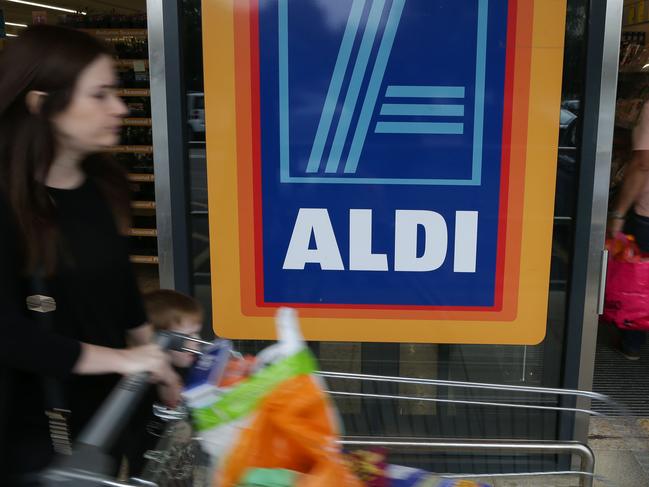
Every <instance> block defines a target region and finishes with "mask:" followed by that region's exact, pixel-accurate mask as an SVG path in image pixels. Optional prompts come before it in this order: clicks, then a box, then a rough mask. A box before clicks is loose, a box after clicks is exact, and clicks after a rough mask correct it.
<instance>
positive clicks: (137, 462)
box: [125, 289, 203, 477]
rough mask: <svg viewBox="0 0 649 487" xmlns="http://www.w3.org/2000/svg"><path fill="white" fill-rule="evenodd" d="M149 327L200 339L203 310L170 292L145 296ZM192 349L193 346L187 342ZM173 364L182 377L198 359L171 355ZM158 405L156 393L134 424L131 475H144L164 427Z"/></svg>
mask: <svg viewBox="0 0 649 487" xmlns="http://www.w3.org/2000/svg"><path fill="white" fill-rule="evenodd" d="M143 298H144V307H145V309H146V313H147V317H148V320H149V323H151V324H152V325H153V327H154V328H155V330H156V331H171V332H174V333H182V334H183V335H188V336H192V337H195V338H198V337H199V336H200V332H201V328H202V325H203V309H202V307H201V305H200V304H199V303H198V302H197V301H196V300H195V299H194V298H192V297H190V296H187V295H185V294H182V293H179V292H177V291H172V290H169V289H160V290H157V291H152V292H149V293H147V294H145V295H144V296H143ZM185 346H186V347H187V348H192V346H193V345H192V342H187V344H186V345H185ZM171 355H172V364H173V365H174V368H175V369H176V372H178V373H179V374H180V376H181V377H182V376H184V374H185V373H186V372H187V370H188V369H189V367H190V366H191V365H192V364H193V363H194V360H195V357H196V355H194V354H193V353H191V352H171ZM156 402H159V401H158V394H157V391H156V390H155V389H152V390H151V391H150V394H149V395H148V396H147V397H145V398H144V399H143V400H142V402H141V406H140V408H139V409H138V410H137V411H136V413H135V414H134V416H133V419H132V420H131V427H130V428H129V434H128V435H127V436H128V437H127V438H125V440H126V449H127V459H128V465H129V475H130V476H133V477H136V476H138V475H141V473H142V470H143V468H144V464H145V460H144V454H145V453H146V452H147V450H151V449H154V448H155V446H156V443H157V441H158V440H159V435H160V434H161V433H162V430H163V428H164V424H161V423H162V422H161V421H160V420H159V419H158V418H156V417H155V416H154V415H153V411H152V406H153V404H154V403H156Z"/></svg>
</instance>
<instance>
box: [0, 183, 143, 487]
mask: <svg viewBox="0 0 649 487" xmlns="http://www.w3.org/2000/svg"><path fill="white" fill-rule="evenodd" d="M49 192H50V195H51V197H52V199H53V201H54V203H55V206H56V210H57V220H58V228H59V248H60V250H59V264H58V267H57V270H56V273H55V275H54V276H53V277H52V278H49V279H47V280H46V284H47V288H48V292H49V294H51V295H52V296H53V297H54V299H55V300H56V305H57V308H56V311H55V312H54V314H53V320H52V325H53V326H52V329H51V330H48V329H45V326H44V325H42V324H40V323H39V322H38V321H35V320H34V319H32V317H30V316H29V313H28V312H27V310H26V305H25V298H26V296H27V295H28V294H29V292H30V286H29V279H28V278H27V277H26V276H24V275H23V273H22V272H21V268H22V259H21V255H22V252H21V248H20V242H19V239H18V237H17V232H16V225H15V221H14V219H13V217H12V214H11V212H10V211H9V208H8V206H7V203H6V200H5V199H4V198H3V197H2V195H0V388H1V389H0V479H1V478H2V476H3V475H5V474H10V473H22V472H25V471H27V472H29V471H33V470H37V469H40V468H43V467H44V466H46V465H47V463H48V462H49V460H50V459H51V446H50V439H49V432H48V424H47V418H46V416H45V414H44V410H45V402H46V401H45V395H44V392H43V386H42V382H43V380H42V378H43V377H44V376H51V377H54V378H57V379H59V381H60V383H61V385H62V390H63V391H64V397H65V400H66V402H67V406H68V407H69V409H70V410H71V411H72V416H71V420H70V424H71V427H72V432H73V434H76V433H78V432H79V430H80V429H81V428H82V427H83V425H85V423H86V422H87V421H88V419H90V418H91V417H92V415H93V413H94V412H95V411H96V410H97V408H98V406H99V405H100V404H101V402H102V401H103V400H104V399H105V398H106V396H107V394H108V393H109V392H110V390H111V388H112V387H113V386H114V385H115V384H116V382H117V380H118V376H116V375H95V376H79V375H75V374H73V373H72V369H73V367H74V365H75V363H76V362H77V359H78V358H79V355H80V352H81V346H80V342H85V343H90V344H94V345H100V346H105V347H113V348H124V347H125V346H126V342H125V339H126V331H127V330H128V329H130V328H134V327H137V326H140V325H142V324H143V323H144V322H145V321H146V315H145V312H144V307H143V305H142V301H141V296H140V293H139V291H138V288H137V284H136V281H135V278H134V275H133V271H132V269H131V264H130V262H129V258H128V249H127V240H126V238H125V237H124V236H122V235H120V234H119V233H118V231H117V227H116V224H115V220H114V218H113V213H112V211H111V209H110V207H109V206H108V204H107V202H106V201H105V200H104V198H103V197H102V194H101V192H100V191H99V189H98V187H97V186H96V185H95V183H93V182H92V181H91V180H89V179H86V181H85V182H84V183H83V185H82V186H80V187H79V188H76V189H71V190H61V189H52V188H50V189H49ZM0 485H7V483H5V482H2V481H0Z"/></svg>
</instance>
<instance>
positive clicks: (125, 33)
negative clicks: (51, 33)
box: [78, 29, 147, 39]
mask: <svg viewBox="0 0 649 487" xmlns="http://www.w3.org/2000/svg"><path fill="white" fill-rule="evenodd" d="M78 30H80V31H81V32H85V33H86V34H91V35H93V36H95V37H99V38H101V39H115V38H117V37H135V38H138V39H142V38H146V37H147V30H146V29H78Z"/></svg>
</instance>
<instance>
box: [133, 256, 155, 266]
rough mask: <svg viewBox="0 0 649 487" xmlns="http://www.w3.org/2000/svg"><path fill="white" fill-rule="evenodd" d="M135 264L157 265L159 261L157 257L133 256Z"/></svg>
mask: <svg viewBox="0 0 649 487" xmlns="http://www.w3.org/2000/svg"><path fill="white" fill-rule="evenodd" d="M130 258H131V262H132V263H133V264H153V265H157V264H158V262H159V260H158V256H157V255H131V257H130Z"/></svg>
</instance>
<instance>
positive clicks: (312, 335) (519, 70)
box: [203, 0, 566, 344]
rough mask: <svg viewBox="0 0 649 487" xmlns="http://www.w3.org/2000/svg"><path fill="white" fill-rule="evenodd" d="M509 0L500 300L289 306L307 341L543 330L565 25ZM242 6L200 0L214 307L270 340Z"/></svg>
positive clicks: (234, 330)
mask: <svg viewBox="0 0 649 487" xmlns="http://www.w3.org/2000/svg"><path fill="white" fill-rule="evenodd" d="M510 3H511V5H513V7H512V8H514V10H515V15H516V19H517V21H516V29H515V31H514V32H512V31H511V30H510V32H509V33H508V35H514V36H515V49H514V50H513V52H512V53H509V54H508V56H511V58H508V61H507V62H508V69H509V68H511V69H513V77H509V78H510V85H511V86H507V87H506V90H513V96H511V97H510V98H511V103H512V106H511V107H507V106H506V107H505V112H506V113H507V112H508V110H510V112H511V113H512V116H511V120H510V123H511V127H510V129H511V131H510V144H509V154H508V155H509V179H508V185H507V189H506V190H507V199H508V204H507V207H508V213H507V215H508V216H507V225H506V229H505V232H506V233H505V235H506V237H505V241H506V244H505V245H506V251H505V253H504V255H505V264H504V265H505V272H504V282H503V302H502V308H501V309H500V310H499V311H465V310H464V311H456V310H452V311H446V310H420V309H414V310H402V309H398V310H396V309H322V308H309V307H304V308H298V309H299V312H300V316H301V318H302V319H301V322H302V327H303V331H304V333H305V336H306V337H307V339H310V340H326V341H379V342H390V341H394V342H425V343H502V344H535V343H538V342H539V341H541V340H542V339H543V337H544V336H545V329H546V314H547V297H548V282H549V267H550V250H551V236H552V210H553V204H554V191H553V190H548V189H547V188H554V184H555V178H556V160H557V157H556V156H557V139H558V137H557V135H558V125H559V106H560V95H561V76H562V61H563V37H564V27H565V25H564V22H565V16H557V15H556V12H565V11H566V5H565V0H544V1H543V2H541V1H538V0H537V1H533V0H514V1H512V2H510ZM250 9H251V3H250V2H249V1H243V2H242V1H240V0H203V37H204V46H210V49H209V50H207V49H206V51H205V54H204V64H205V86H206V93H205V101H206V116H207V120H206V122H207V125H206V126H207V156H208V157H207V160H208V187H209V206H210V246H211V258H212V260H211V265H212V297H213V311H214V313H213V316H214V328H215V331H216V332H217V333H218V334H219V335H221V336H227V337H229V338H255V339H272V338H274V325H273V321H272V319H271V317H272V315H273V314H274V309H273V308H269V307H260V306H258V305H257V303H256V300H255V296H256V291H257V290H256V288H255V286H256V285H257V283H256V280H255V260H254V255H255V252H254V251H255V248H254V246H255V226H254V207H253V204H254V203H253V202H254V195H253V194H252V192H253V184H252V183H253V177H255V175H254V173H253V164H252V161H253V157H255V154H253V147H254V144H253V143H252V138H253V137H254V136H255V127H254V126H253V123H252V109H253V106H254V105H253V103H254V102H255V100H252V99H251V97H250V93H251V91H252V90H251V80H252V76H253V75H256V74H257V73H254V72H253V70H254V69H255V66H257V60H256V59H251V50H250V39H251V34H252V32H251V23H250V20H249V19H250V13H251V11H250ZM253 28H254V25H253ZM235 39H236V42H235ZM510 63H511V66H509V64H510ZM228 68H229V69H228ZM550 107H556V108H554V109H552V108H550ZM235 121H236V122H235ZM503 147H505V145H504V146H503ZM539 181H543V182H544V184H538V182H539Z"/></svg>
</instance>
